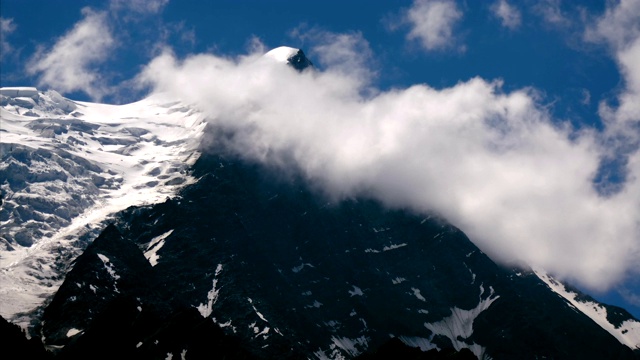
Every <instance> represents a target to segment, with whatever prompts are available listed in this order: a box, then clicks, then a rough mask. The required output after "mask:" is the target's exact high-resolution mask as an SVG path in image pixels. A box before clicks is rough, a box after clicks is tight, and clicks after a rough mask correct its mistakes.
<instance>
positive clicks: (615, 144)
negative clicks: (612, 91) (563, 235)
mask: <svg viewBox="0 0 640 360" xmlns="http://www.w3.org/2000/svg"><path fill="white" fill-rule="evenodd" d="M585 39H586V40H587V41H591V42H601V43H604V44H606V45H607V46H608V47H609V48H610V50H611V53H612V56H613V58H614V59H615V60H616V62H617V64H618V68H619V69H620V74H621V75H622V79H623V86H622V87H621V89H619V93H618V96H617V104H616V105H611V104H609V103H607V102H606V101H601V102H600V108H599V112H600V115H601V117H602V119H603V120H604V121H605V123H606V125H607V128H606V131H605V136H604V139H603V140H602V141H603V142H604V143H607V145H608V148H609V149H608V150H609V153H608V154H607V155H606V158H608V159H615V160H616V161H617V162H618V163H619V164H621V165H620V166H619V167H620V169H618V173H621V174H622V175H623V176H626V178H628V179H632V180H633V181H636V182H637V181H638V180H637V179H638V178H640V161H638V158H640V151H639V149H640V0H622V1H616V2H608V3H607V7H606V10H605V12H604V14H602V15H601V16H600V17H598V18H597V19H596V20H595V21H594V22H593V23H592V24H590V25H588V26H587V29H586V31H585ZM637 196H638V195H637V194H636V198H637Z"/></svg>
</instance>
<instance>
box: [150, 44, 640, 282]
mask: <svg viewBox="0 0 640 360" xmlns="http://www.w3.org/2000/svg"><path fill="white" fill-rule="evenodd" d="M345 36H346V35H345ZM351 36H356V35H351ZM327 39H333V40H335V41H333V42H331V43H324V44H319V45H318V46H317V47H316V48H315V49H312V51H311V52H312V53H314V52H317V51H318V49H326V48H332V49H335V48H336V47H344V49H341V51H342V52H343V53H353V46H354V44H359V46H362V43H361V42H358V41H347V40H348V39H347V40H345V39H344V38H343V37H327ZM351 40H354V39H351ZM355 40H357V39H355ZM330 41H331V40H330ZM320 60H322V59H320ZM321 62H322V61H321ZM350 66H362V67H366V64H365V63H357V62H356V63H355V65H354V64H351V65H350ZM325 69H326V70H324V71H315V72H303V73H298V72H295V71H294V70H293V69H290V68H289V67H286V66H281V64H278V63H276V62H273V61H265V58H263V57H262V54H261V53H251V54H247V55H246V56H241V57H239V58H237V59H229V58H223V57H219V56H215V55H210V54H207V55H194V56H189V57H187V58H184V59H178V58H176V56H175V55H173V54H172V53H171V52H165V53H164V54H162V55H161V56H159V57H157V58H155V59H154V60H153V61H152V62H151V63H150V64H149V65H148V66H147V67H146V68H145V70H144V71H143V72H142V74H141V75H140V77H139V81H140V82H142V83H144V84H146V85H150V86H152V87H153V89H154V90H155V91H162V92H168V93H170V94H172V95H174V96H176V97H177V98H181V99H183V100H185V101H188V102H190V103H193V104H195V105H196V106H197V107H198V108H200V109H201V110H202V111H204V112H205V113H206V114H207V115H208V118H209V121H210V122H211V124H212V125H214V127H215V128H217V129H221V130H225V132H226V133H232V134H233V136H232V137H228V138H222V137H220V138H216V139H215V141H217V142H218V143H217V144H216V146H221V144H222V145H223V146H225V147H226V148H227V149H229V150H232V151H234V152H235V153H236V154H238V155H239V156H242V157H244V158H246V159H248V160H251V161H259V162H262V163H266V164H268V165H271V166H274V167H278V168H281V169H295V171H299V172H301V173H302V174H303V175H304V176H305V177H306V178H307V179H308V181H309V182H310V183H312V184H313V185H314V186H318V187H320V188H321V189H323V190H324V191H325V192H326V193H327V194H329V195H330V196H333V197H335V198H338V199H339V198H344V197H354V196H366V197H372V198H375V199H378V200H380V201H382V202H384V203H385V204H387V205H389V206H392V207H402V208H408V209H412V210H413V211H417V212H421V213H437V214H438V215H441V216H443V217H444V218H446V219H447V220H449V221H451V222H452V223H453V224H455V225H456V226H458V227H460V228H461V229H462V230H463V231H465V232H466V233H467V234H468V235H469V236H470V237H471V239H472V240H473V241H474V242H475V243H476V244H477V245H479V246H480V248H481V249H482V250H484V251H485V252H487V253H488V254H490V255H491V256H493V257H494V259H497V260H500V261H504V262H524V263H527V264H529V265H533V266H541V267H543V268H545V269H546V270H548V271H550V272H553V273H556V274H558V275H560V276H562V277H564V278H567V279H571V280H575V281H578V282H579V283H580V284H583V285H586V286H589V287H591V288H593V289H605V288H607V287H609V286H611V285H612V284H615V283H616V282H618V281H620V280H622V279H623V278H625V276H628V275H630V274H638V273H639V271H640V268H639V267H638V263H637V259H638V256H639V255H640V241H639V240H638V239H640V226H639V220H640V204H639V203H638V201H637V199H639V198H640V186H639V183H638V181H639V180H638V179H640V156H638V154H637V153H634V154H632V156H630V157H629V164H628V168H629V172H630V176H629V177H628V178H627V182H626V183H625V184H623V185H622V186H621V187H620V189H621V190H620V191H618V192H617V193H614V194H609V195H608V196H604V195H602V194H600V193H599V192H598V191H597V189H596V188H595V186H594V177H595V176H596V174H597V171H598V168H599V166H600V162H601V160H602V158H603V156H604V154H605V153H606V150H605V149H604V148H603V145H602V141H601V139H600V137H601V136H602V135H601V133H599V132H597V131H595V130H581V131H580V132H578V131H575V130H573V129H572V128H570V127H569V126H568V125H565V124H564V123H562V122H558V121H554V119H552V118H551V117H550V115H549V114H548V113H547V112H546V111H545V110H544V109H543V108H542V107H541V106H540V105H538V103H537V97H536V94H535V92H534V91H532V90H530V89H521V90H517V91H512V92H505V91H503V90H502V87H501V86H502V84H501V82H500V81H487V80H484V79H481V78H473V79H470V80H468V81H464V82H460V83H458V84H456V85H455V86H452V87H448V88H444V89H434V88H432V87H429V86H427V85H424V84H420V85H414V86H411V87H408V88H404V89H393V90H389V91H381V90H376V89H371V88H368V86H369V85H368V84H369V82H367V81H363V79H362V76H363V74H371V71H370V70H369V69H367V68H363V69H360V70H359V71H355V70H354V71H351V72H344V71H343V69H340V67H335V68H334V67H332V66H326V67H325ZM350 74H353V75H350Z"/></svg>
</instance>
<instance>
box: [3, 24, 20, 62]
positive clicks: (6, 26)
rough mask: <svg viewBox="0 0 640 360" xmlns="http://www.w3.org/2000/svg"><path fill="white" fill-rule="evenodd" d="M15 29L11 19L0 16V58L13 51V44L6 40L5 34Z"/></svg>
mask: <svg viewBox="0 0 640 360" xmlns="http://www.w3.org/2000/svg"><path fill="white" fill-rule="evenodd" d="M15 30H16V25H15V24H14V23H13V19H5V18H3V17H0V59H2V58H3V57H5V56H6V55H7V54H9V53H10V52H12V51H13V46H11V44H10V43H9V42H8V41H7V35H9V34H11V33H13V32H14V31H15Z"/></svg>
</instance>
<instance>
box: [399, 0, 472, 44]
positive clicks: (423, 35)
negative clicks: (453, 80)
mask: <svg viewBox="0 0 640 360" xmlns="http://www.w3.org/2000/svg"><path fill="white" fill-rule="evenodd" d="M461 18H462V12H461V11H460V10H459V9H458V6H457V5H456V3H455V1H453V0H414V2H413V4H412V5H411V7H410V8H409V9H407V10H406V11H405V12H403V14H402V17H401V20H400V22H401V23H402V24H406V25H408V26H409V33H408V34H407V39H408V40H412V41H414V40H415V41H418V43H419V44H420V45H421V46H422V48H423V49H425V50H427V51H435V50H444V49H450V48H455V47H456V45H457V43H456V37H455V34H454V27H455V25H456V24H457V23H458V21H459V20H460V19H461ZM395 26H396V27H397V24H396V25H395Z"/></svg>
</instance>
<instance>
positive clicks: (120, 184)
mask: <svg viewBox="0 0 640 360" xmlns="http://www.w3.org/2000/svg"><path fill="white" fill-rule="evenodd" d="M293 50H297V49H291V48H281V49H279V50H277V51H275V53H273V52H272V53H271V55H269V56H273V58H274V59H276V60H278V61H282V62H285V63H288V64H289V65H291V66H294V65H295V64H301V63H302V64H306V62H308V64H307V65H306V66H310V62H309V61H308V60H306V62H305V61H304V60H303V59H301V57H304V54H303V53H302V52H301V51H293ZM283 54H284V55H283ZM295 57H298V58H297V60H296V59H295ZM283 59H284V60H286V61H283ZM291 59H294V60H295V61H292V60H291ZM304 59H306V57H305V58H304ZM294 67H295V66H294ZM302 68H304V66H303V67H302ZM296 69H298V70H301V69H300V68H299V67H298V68H296ZM302 70H303V69H302ZM0 94H1V95H2V98H0V100H2V121H3V123H2V130H3V132H2V136H3V147H2V149H3V150H2V166H1V167H0V171H3V172H2V176H3V179H6V181H4V183H3V184H2V191H3V204H2V208H1V209H0V215H2V226H3V232H2V236H3V240H2V241H3V244H4V249H1V253H0V255H1V256H2V263H1V264H2V272H1V273H0V274H2V278H0V281H2V289H3V290H2V291H1V292H0V295H1V296H2V299H0V300H2V303H3V304H10V305H9V306H6V305H3V306H2V308H1V310H2V313H1V314H0V315H2V316H4V317H6V318H9V319H10V320H11V321H13V322H15V323H20V324H21V325H23V327H30V334H31V336H32V337H34V338H35V337H37V336H40V337H41V339H42V341H43V343H44V344H45V346H46V347H47V349H49V350H51V351H53V352H54V353H55V354H56V358H60V359H76V358H88V357H95V356H96V354H100V356H102V357H115V358H131V357H133V358H139V359H146V358H149V359H157V358H161V359H166V358H169V359H171V358H176V359H177V358H186V359H198V358H221V359H222V358H238V359H253V358H258V359H276V358H277V359H297V358H317V359H344V358H355V357H361V358H364V359H366V358H385V357H386V356H389V355H391V354H394V353H395V354H404V355H405V356H406V358H411V357H413V358H444V357H445V356H448V357H447V358H460V359H463V358H484V359H488V358H492V359H514V358H518V359H534V358H550V359H575V358H584V359H634V358H639V357H640V322H638V320H636V319H634V318H633V317H632V316H631V315H630V314H629V313H627V312H626V311H624V310H623V309H619V308H615V307H611V306H605V305H602V304H599V303H597V302H596V301H595V300H593V299H591V298H589V297H587V296H586V295H583V294H580V293H579V292H578V291H577V290H573V289H572V288H570V287H568V286H566V285H564V284H562V283H560V282H559V281H556V280H554V279H553V277H551V276H550V275H548V274H546V273H545V272H544V271H543V270H541V269H535V270H532V269H516V268H508V267H504V266H502V265H499V264H496V263H495V262H493V261H492V260H491V259H490V258H489V257H487V256H486V255H485V254H484V253H482V251H480V250H479V249H478V248H477V247H476V246H475V245H474V244H473V243H472V242H471V241H470V239H468V238H467V236H466V235H465V234H464V233H462V232H461V231H460V230H459V229H457V228H456V227H455V226H454V225H452V224H449V223H448V222H447V221H446V219H442V218H440V217H438V216H437V215H435V214H417V213H414V212H411V211H409V210H407V209H402V208H396V209H391V208H387V207H385V206H383V205H382V204H380V203H379V202H377V201H374V200H371V199H366V198H347V199H334V198H331V197H329V196H327V195H326V194H324V193H323V192H322V191H321V189H318V188H315V187H313V186H312V185H310V184H309V182H308V181H306V180H305V179H304V178H301V177H300V176H299V175H298V174H296V173H295V172H283V171H281V170H278V169H274V168H271V167H268V166H265V165H262V164H259V163H253V162H249V161H246V160H243V159H241V158H238V157H237V156H235V155H234V154H233V153H230V152H227V151H226V149H224V148H223V147H219V146H218V147H216V146H212V145H210V144H208V145H207V146H206V147H199V141H198V139H200V138H204V137H206V138H215V139H219V140H221V141H217V142H214V144H224V143H225V141H224V138H225V137H227V136H233V134H227V133H219V131H218V130H217V129H215V128H213V127H208V126H207V125H206V124H207V123H206V119H205V118H204V117H203V116H202V115H201V114H200V113H199V112H198V111H197V109H194V108H192V106H190V105H189V104H184V103H182V102H180V101H176V100H174V101H169V99H165V98H163V97H162V96H160V95H156V96H154V97H151V98H148V99H145V100H143V101H141V102H138V103H134V104H129V105H122V106H110V105H102V104H90V103H82V102H73V101H70V100H67V99H64V98H62V97H61V96H59V94H57V93H55V92H52V91H49V92H46V93H41V92H38V91H37V90H35V89H32V88H21V89H15V88H14V89H3V90H2V92H0ZM28 99H31V100H28ZM5 124H6V125H5ZM96 177H100V178H102V179H104V180H99V179H98V180H97V181H95V180H94V179H95V178H96ZM74 196H75V197H74ZM74 199H79V200H77V201H75V202H74V201H73V200H74ZM81 200H83V201H81ZM42 203H44V205H42ZM67 203H68V204H69V206H67ZM67 207H69V208H70V209H74V210H73V211H71V210H70V213H69V214H68V215H66V213H64V212H63V210H64V209H65V208H67ZM24 214H27V215H24ZM29 214H31V215H29ZM61 214H62V215H65V216H67V217H65V216H62V215H61ZM29 216H31V217H29ZM5 229H6V231H4V230H5ZM24 229H29V231H30V232H29V233H27V235H24V236H22V237H21V236H20V235H18V234H21V233H24V231H25V230H24ZM21 231H22V232H21ZM21 239H22V240H21ZM9 261H11V262H13V264H11V265H7V264H8V263H9ZM34 309H35V310H34ZM418 349H419V350H418ZM398 356H399V355H398Z"/></svg>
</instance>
